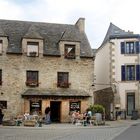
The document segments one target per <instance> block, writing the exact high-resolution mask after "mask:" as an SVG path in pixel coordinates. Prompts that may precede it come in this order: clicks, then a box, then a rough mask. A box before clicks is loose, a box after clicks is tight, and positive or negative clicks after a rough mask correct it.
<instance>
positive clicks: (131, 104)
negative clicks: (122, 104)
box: [127, 93, 135, 116]
mask: <svg viewBox="0 0 140 140" xmlns="http://www.w3.org/2000/svg"><path fill="white" fill-rule="evenodd" d="M134 109H135V93H127V115H128V116H131V115H132V111H133V110H134Z"/></svg>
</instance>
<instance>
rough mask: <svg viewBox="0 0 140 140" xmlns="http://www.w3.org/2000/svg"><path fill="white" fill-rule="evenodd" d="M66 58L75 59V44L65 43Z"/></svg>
mask: <svg viewBox="0 0 140 140" xmlns="http://www.w3.org/2000/svg"><path fill="white" fill-rule="evenodd" d="M64 51H65V58H67V59H75V45H68V44H66V45H65V50H64Z"/></svg>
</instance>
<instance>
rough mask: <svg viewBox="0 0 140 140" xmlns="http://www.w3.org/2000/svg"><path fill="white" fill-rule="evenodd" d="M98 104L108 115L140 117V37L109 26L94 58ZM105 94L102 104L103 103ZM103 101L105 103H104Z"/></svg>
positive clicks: (111, 25) (112, 25)
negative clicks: (138, 114)
mask: <svg viewBox="0 0 140 140" xmlns="http://www.w3.org/2000/svg"><path fill="white" fill-rule="evenodd" d="M94 70H95V71H94V73H95V76H96V79H95V81H94V83H95V93H94V94H95V95H96V101H95V102H98V103H99V102H100V103H101V104H104V105H105V106H106V110H107V115H108V116H110V115H111V113H112V112H114V117H115V112H116V111H121V117H122V118H125V117H127V118H130V117H132V115H133V114H132V113H133V112H134V110H135V109H136V110H138V111H139V113H140V82H139V81H140V35H139V34H134V33H133V32H130V31H124V30H122V29H120V28H119V27H117V26H115V25H114V24H112V23H110V26H109V28H108V31H107V33H106V36H105V39H104V41H103V43H102V45H101V46H100V47H99V48H98V49H97V52H96V56H95V68H94ZM101 94H102V100H101ZM103 100H104V101H103Z"/></svg>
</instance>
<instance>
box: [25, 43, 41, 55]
mask: <svg viewBox="0 0 140 140" xmlns="http://www.w3.org/2000/svg"><path fill="white" fill-rule="evenodd" d="M27 56H30V57H36V56H39V42H27Z"/></svg>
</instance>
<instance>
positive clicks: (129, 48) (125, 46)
mask: <svg viewBox="0 0 140 140" xmlns="http://www.w3.org/2000/svg"><path fill="white" fill-rule="evenodd" d="M120 46H121V54H138V53H140V42H139V41H127V42H121V44H120Z"/></svg>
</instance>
